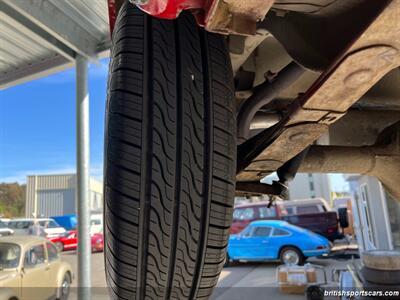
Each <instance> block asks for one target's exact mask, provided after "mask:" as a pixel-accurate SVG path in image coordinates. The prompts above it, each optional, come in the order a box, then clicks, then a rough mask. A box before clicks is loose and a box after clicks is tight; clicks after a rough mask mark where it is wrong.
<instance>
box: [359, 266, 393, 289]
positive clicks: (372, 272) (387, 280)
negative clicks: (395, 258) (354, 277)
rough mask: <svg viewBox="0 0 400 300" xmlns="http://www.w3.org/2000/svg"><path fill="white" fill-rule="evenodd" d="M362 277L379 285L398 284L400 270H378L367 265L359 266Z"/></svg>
mask: <svg viewBox="0 0 400 300" xmlns="http://www.w3.org/2000/svg"><path fill="white" fill-rule="evenodd" d="M361 274H362V275H363V277H364V279H365V280H366V281H368V282H370V283H375V284H381V285H396V286H399V285H400V270H393V271H392V270H379V269H371V268H368V267H365V266H364V267H362V268H361Z"/></svg>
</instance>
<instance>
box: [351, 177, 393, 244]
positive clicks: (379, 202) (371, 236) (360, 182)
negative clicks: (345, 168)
mask: <svg viewBox="0 0 400 300" xmlns="http://www.w3.org/2000/svg"><path fill="white" fill-rule="evenodd" d="M347 181H348V182H349V185H350V189H351V191H352V193H353V198H354V203H353V214H354V222H355V224H354V225H355V226H354V227H355V230H356V234H357V240H358V242H359V246H360V248H361V249H362V250H371V249H400V202H399V201H396V199H394V198H393V197H391V196H390V195H389V194H388V193H387V192H386V191H385V189H384V188H383V186H382V184H381V183H380V182H379V180H377V179H376V178H375V177H370V176H365V175H350V176H347Z"/></svg>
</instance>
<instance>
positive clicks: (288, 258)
mask: <svg viewBox="0 0 400 300" xmlns="http://www.w3.org/2000/svg"><path fill="white" fill-rule="evenodd" d="M279 258H280V260H281V262H282V263H283V264H285V265H302V264H304V262H305V257H304V255H303V253H301V252H300V250H299V249H297V248H294V247H284V248H283V249H282V250H281V252H280V256H279Z"/></svg>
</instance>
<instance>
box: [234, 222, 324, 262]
mask: <svg viewBox="0 0 400 300" xmlns="http://www.w3.org/2000/svg"><path fill="white" fill-rule="evenodd" d="M329 251H330V242H329V241H328V240H327V239H326V238H324V237H323V236H320V235H318V234H316V233H313V232H311V231H309V230H307V229H303V228H300V227H297V226H294V225H291V224H289V223H287V222H285V221H278V220H263V221H255V222H252V223H251V224H249V225H248V226H247V227H246V228H245V229H244V230H243V231H242V232H241V233H240V234H237V235H231V236H230V238H229V244H228V255H227V263H229V262H232V261H237V260H245V261H266V260H277V259H280V260H281V261H282V263H284V264H303V263H304V261H305V260H306V259H307V258H308V257H312V256H319V255H322V254H326V253H329Z"/></svg>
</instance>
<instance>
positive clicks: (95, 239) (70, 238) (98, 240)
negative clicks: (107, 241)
mask: <svg viewBox="0 0 400 300" xmlns="http://www.w3.org/2000/svg"><path fill="white" fill-rule="evenodd" d="M77 235H78V232H77V231H76V230H71V231H69V232H68V235H67V236H64V237H57V238H52V239H50V241H52V242H53V243H54V244H56V245H57V247H58V248H59V249H60V251H67V250H76V249H77V247H78V237H77ZM91 244H92V252H101V251H103V249H104V237H103V234H102V233H95V234H93V235H92V236H91Z"/></svg>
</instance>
